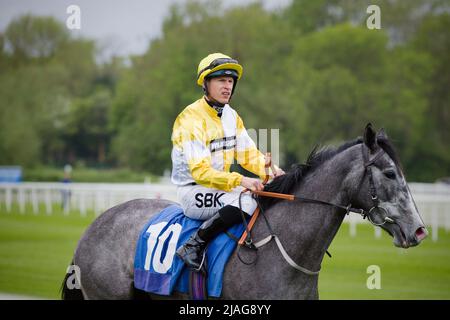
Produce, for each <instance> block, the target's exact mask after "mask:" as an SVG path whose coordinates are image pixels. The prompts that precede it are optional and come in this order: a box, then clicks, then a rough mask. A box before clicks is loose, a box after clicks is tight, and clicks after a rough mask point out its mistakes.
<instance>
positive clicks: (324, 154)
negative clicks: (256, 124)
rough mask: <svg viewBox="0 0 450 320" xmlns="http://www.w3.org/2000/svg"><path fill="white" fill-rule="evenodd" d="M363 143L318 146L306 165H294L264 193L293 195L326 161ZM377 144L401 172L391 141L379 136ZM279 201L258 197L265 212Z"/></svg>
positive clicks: (355, 140) (268, 186)
mask: <svg viewBox="0 0 450 320" xmlns="http://www.w3.org/2000/svg"><path fill="white" fill-rule="evenodd" d="M361 143H363V139H362V138H361V137H359V138H357V139H354V140H351V141H347V142H344V143H343V144H342V145H340V146H339V147H333V146H326V147H319V145H316V146H315V147H314V148H313V150H312V151H311V152H310V154H309V156H308V158H307V160H306V163H304V164H294V165H292V167H291V169H290V170H289V171H288V172H286V174H284V175H282V176H279V177H276V178H275V179H273V180H272V182H270V183H269V184H267V185H266V186H265V187H264V191H269V192H278V193H292V191H293V189H294V187H295V186H296V185H298V184H299V183H300V182H301V181H302V180H303V179H304V178H305V176H306V175H307V174H309V173H310V172H312V171H314V170H315V169H316V168H317V167H319V166H320V165H321V164H323V163H324V162H325V161H327V160H329V159H331V158H333V157H334V156H335V155H337V154H339V153H341V152H343V151H345V150H347V149H348V148H350V147H353V146H355V145H357V144H361ZM377 143H378V145H379V146H380V147H381V148H382V149H383V150H384V151H385V152H386V153H387V154H388V155H389V156H390V157H391V159H392V161H394V163H395V165H396V166H397V167H398V168H399V169H400V170H401V164H400V160H399V158H398V156H397V152H396V151H395V148H394V146H393V145H392V143H391V142H390V141H389V139H387V138H386V137H384V136H381V137H380V136H379V137H377ZM278 201H280V199H277V198H271V197H258V202H259V204H260V206H261V207H262V209H263V210H264V209H267V208H269V207H271V206H272V205H274V204H275V203H276V202H278Z"/></svg>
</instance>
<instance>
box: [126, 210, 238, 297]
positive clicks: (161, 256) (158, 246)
mask: <svg viewBox="0 0 450 320" xmlns="http://www.w3.org/2000/svg"><path fill="white" fill-rule="evenodd" d="M202 223H203V221H200V220H194V219H190V218H188V217H186V216H185V215H184V213H183V209H182V208H181V207H180V206H178V205H171V206H169V207H167V208H165V209H164V210H163V211H161V212H160V213H159V214H157V215H156V216H154V217H153V218H152V219H150V220H149V222H148V223H147V224H146V225H145V227H144V228H143V230H142V231H141V233H140V235H139V239H138V242H137V246H136V255H135V259H134V286H135V287H136V288H138V289H140V290H143V291H146V292H151V293H155V294H160V295H171V294H172V293H173V292H174V291H178V292H182V293H187V292H189V271H190V270H189V268H186V267H185V264H184V263H183V261H182V260H181V259H180V258H178V256H176V254H175V251H176V249H177V248H179V247H180V246H181V245H182V244H183V243H185V242H186V241H187V240H188V239H189V237H190V236H191V234H192V233H194V232H195V231H196V230H197V229H198V227H199V226H200V225H201V224H202ZM244 229H245V227H244V224H243V223H241V224H238V225H235V226H233V227H232V228H230V229H229V230H228V232H229V233H231V234H233V235H234V236H236V237H237V238H239V237H240V235H241V234H242V232H243V231H244ZM236 245H237V243H236V241H235V240H233V239H231V238H230V237H229V236H228V235H226V234H225V233H222V234H220V235H219V236H217V237H216V238H215V239H214V240H213V241H211V243H210V244H209V245H208V249H207V253H206V259H207V271H208V279H207V288H206V289H207V294H208V296H210V297H220V295H221V292H222V278H223V271H224V268H225V264H226V263H227V261H228V258H229V257H230V255H231V253H232V252H233V251H234V249H235V248H236Z"/></svg>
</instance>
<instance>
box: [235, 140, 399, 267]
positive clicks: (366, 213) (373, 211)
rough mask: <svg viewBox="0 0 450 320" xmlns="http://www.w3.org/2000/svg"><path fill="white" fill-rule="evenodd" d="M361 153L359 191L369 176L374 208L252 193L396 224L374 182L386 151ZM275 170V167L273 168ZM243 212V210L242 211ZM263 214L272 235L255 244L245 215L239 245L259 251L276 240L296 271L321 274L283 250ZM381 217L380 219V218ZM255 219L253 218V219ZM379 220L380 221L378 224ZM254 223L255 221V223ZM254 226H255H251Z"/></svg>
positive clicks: (299, 197)
mask: <svg viewBox="0 0 450 320" xmlns="http://www.w3.org/2000/svg"><path fill="white" fill-rule="evenodd" d="M361 147H362V149H361V151H362V156H363V161H364V174H363V176H362V178H361V180H360V182H359V186H358V190H360V187H361V185H362V183H363V182H364V180H365V177H366V175H367V176H368V179H369V192H370V197H371V199H372V203H373V206H372V207H371V208H370V209H368V210H365V209H360V208H353V207H352V204H349V205H347V206H344V205H340V204H336V203H332V202H327V201H322V200H317V199H311V198H305V197H302V196H296V195H292V194H283V193H276V192H267V191H252V193H253V194H254V195H257V196H263V197H273V198H280V199H284V200H290V201H295V200H299V201H302V202H306V203H315V204H321V205H328V206H332V207H336V208H339V209H343V210H345V212H346V214H347V215H348V214H349V213H350V212H353V213H357V214H359V215H361V216H362V217H363V219H365V218H366V217H367V218H368V221H369V222H370V223H372V224H373V225H375V226H382V225H384V224H385V223H396V222H395V221H394V220H393V219H392V218H391V217H389V213H388V210H387V209H385V208H383V207H382V206H380V201H379V198H378V194H377V189H376V187H375V183H374V180H373V172H372V167H373V166H374V165H375V162H376V161H377V160H378V159H379V158H381V156H383V155H384V153H385V151H384V150H383V149H382V148H379V150H378V151H377V153H375V155H374V156H373V157H372V158H370V150H369V148H368V147H367V146H366V145H365V144H364V143H361ZM267 167H268V165H267V163H266V168H267ZM272 168H273V167H272ZM266 181H267V178H266V180H265V182H266ZM245 191H247V190H244V191H243V192H242V193H241V195H240V197H239V207H240V208H241V196H242V194H243V193H244V192H245ZM256 200H257V201H258V198H257V197H256ZM258 207H259V208H261V206H260V205H259V202H258ZM241 212H242V209H241ZM260 212H261V214H262V215H263V217H264V220H265V222H266V224H267V227H268V230H269V232H270V235H269V236H267V237H266V238H264V239H263V240H261V241H258V242H257V243H253V240H252V238H251V235H250V230H249V228H248V225H249V224H247V221H246V220H245V217H244V215H243V221H244V225H245V229H246V230H245V231H244V234H243V235H242V237H241V239H244V238H245V241H239V244H245V246H246V247H248V248H251V249H255V250H256V249H258V248H259V247H262V246H264V245H265V244H267V243H269V242H270V241H271V240H272V239H275V241H276V244H277V246H278V249H279V250H280V252H281V253H282V255H283V257H284V259H285V260H286V261H287V262H288V263H289V264H290V265H291V266H292V267H294V268H295V269H297V270H299V271H301V272H303V273H305V274H307V275H317V274H319V271H320V269H319V270H318V271H311V270H308V269H306V268H304V267H301V266H299V265H298V264H297V263H295V262H294V260H292V258H291V257H289V255H288V254H287V252H286V250H285V249H284V248H283V245H282V244H281V241H280V239H279V238H278V236H277V235H276V234H275V233H274V232H273V231H272V228H271V226H270V224H269V221H268V220H267V218H266V216H265V215H264V212H263V211H262V209H261V211H260ZM378 216H380V217H378ZM252 218H253V217H252ZM377 219H380V220H379V221H380V222H378V221H377ZM253 222H254V221H253ZM251 225H253V224H251ZM238 257H239V259H240V260H241V262H243V263H245V264H253V263H254V262H255V261H253V262H251V263H247V262H245V261H243V260H242V259H241V257H240V256H239V253H238Z"/></svg>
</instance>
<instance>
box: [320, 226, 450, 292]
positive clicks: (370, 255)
mask: <svg viewBox="0 0 450 320" xmlns="http://www.w3.org/2000/svg"><path fill="white" fill-rule="evenodd" d="M329 251H330V252H331V254H332V256H333V257H332V258H328V257H327V256H325V258H324V262H323V265H322V272H321V273H320V276H319V294H320V299H406V300H410V299H446V300H447V299H450V234H449V233H448V232H446V231H445V230H443V229H441V230H439V240H438V241H436V242H433V241H432V240H431V236H429V237H428V238H427V239H425V240H424V242H423V243H422V244H420V245H419V246H417V247H413V248H409V249H407V250H405V249H400V248H397V247H394V245H393V243H392V238H391V237H390V236H389V235H387V233H385V232H383V233H382V236H381V237H380V238H375V236H374V228H373V227H372V226H370V225H358V226H357V235H356V237H354V238H352V237H350V236H349V226H348V225H347V224H343V225H342V227H341V229H340V230H339V232H338V234H337V236H336V238H335V239H334V240H333V242H332V244H331V246H330V249H329ZM370 265H377V266H379V268H380V275H381V288H380V289H368V288H367V280H368V278H369V277H370V276H371V275H372V273H367V267H369V266H370Z"/></svg>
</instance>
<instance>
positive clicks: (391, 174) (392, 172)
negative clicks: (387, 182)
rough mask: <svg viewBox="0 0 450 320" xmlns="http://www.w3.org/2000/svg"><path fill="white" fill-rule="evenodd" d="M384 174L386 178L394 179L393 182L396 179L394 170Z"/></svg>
mask: <svg viewBox="0 0 450 320" xmlns="http://www.w3.org/2000/svg"><path fill="white" fill-rule="evenodd" d="M383 173H384V175H385V176H386V178H388V179H392V180H393V179H395V172H394V171H393V170H388V171H385V172H383Z"/></svg>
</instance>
